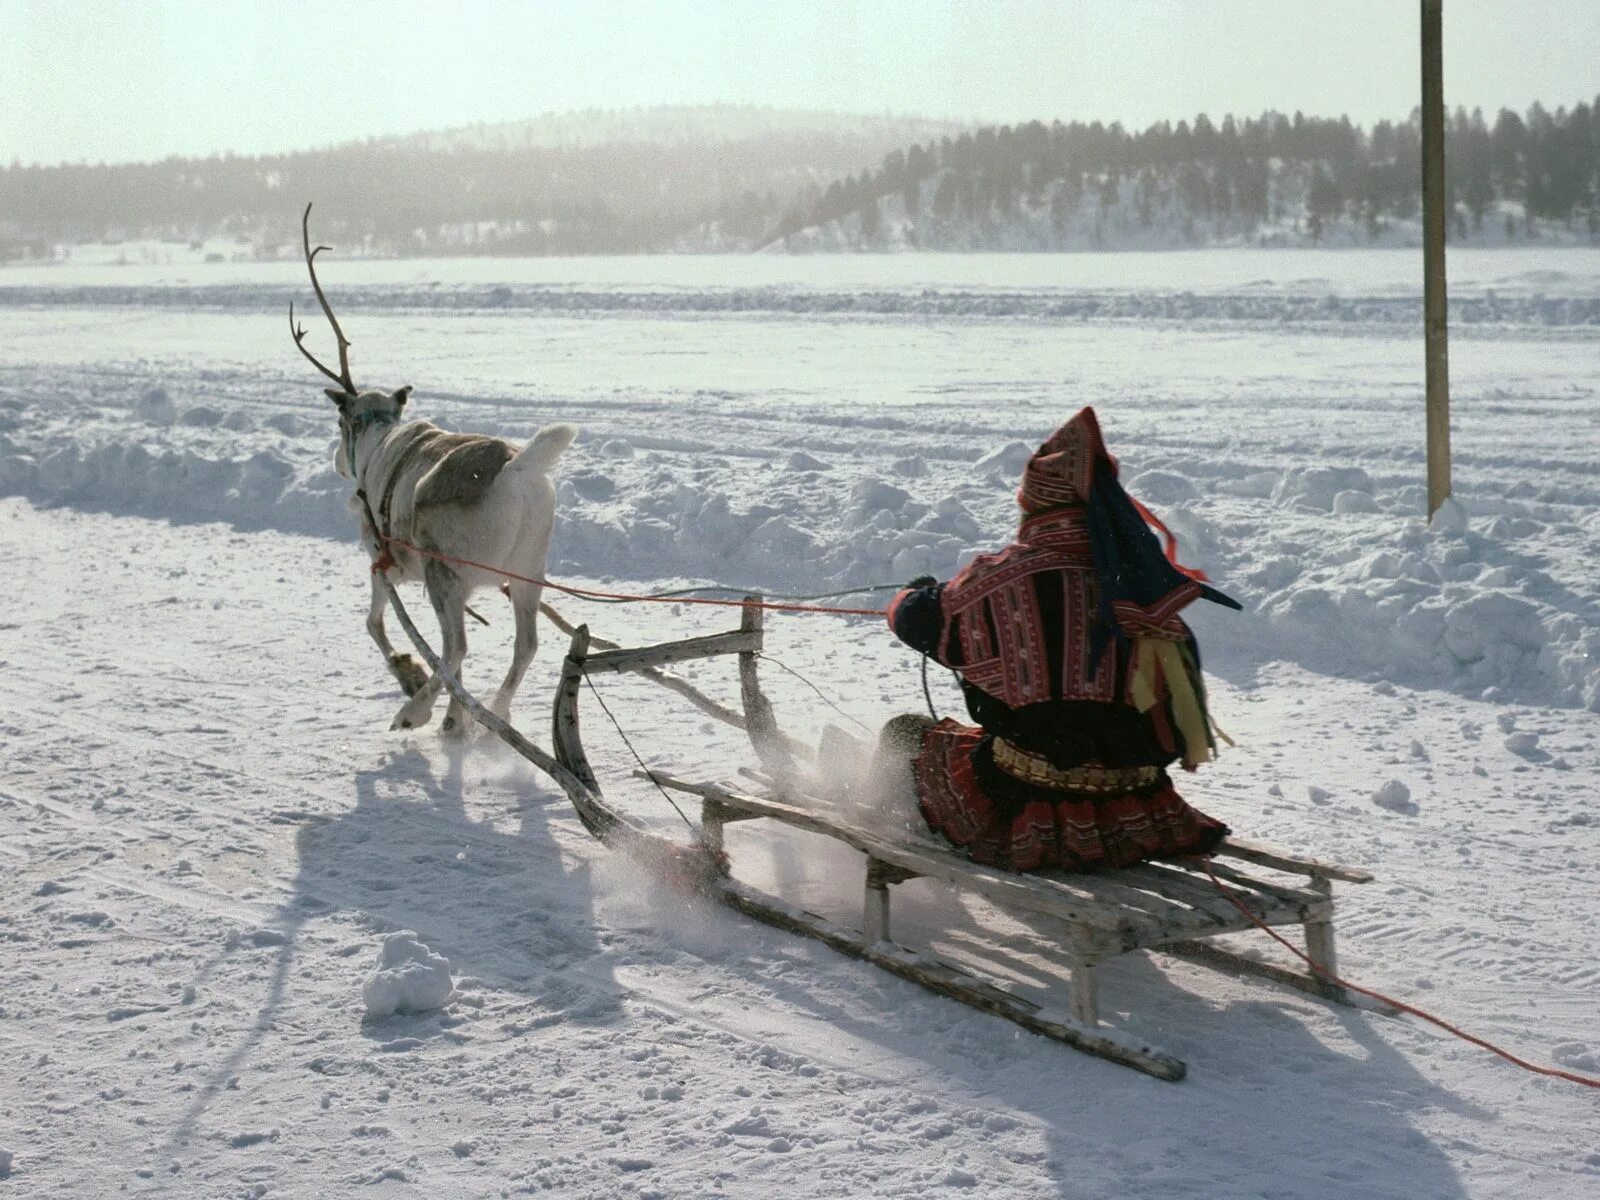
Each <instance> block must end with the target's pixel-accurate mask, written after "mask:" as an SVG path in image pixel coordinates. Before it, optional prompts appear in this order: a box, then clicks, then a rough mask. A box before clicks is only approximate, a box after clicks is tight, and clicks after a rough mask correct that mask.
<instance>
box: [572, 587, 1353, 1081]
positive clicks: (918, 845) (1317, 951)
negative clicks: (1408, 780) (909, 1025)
mask: <svg viewBox="0 0 1600 1200" xmlns="http://www.w3.org/2000/svg"><path fill="white" fill-rule="evenodd" d="M761 621H762V613H761V610H760V609H758V608H755V607H753V606H747V607H746V608H745V609H744V610H743V616H742V620H741V623H740V627H739V629H738V630H735V631H732V632H729V633H724V634H715V635H711V636H709V637H700V638H690V639H685V640H683V641H679V642H670V643H666V644H664V645H660V646H653V647H642V648H639V649H631V650H625V649H621V648H617V647H612V648H609V649H606V650H602V651H598V652H596V653H593V654H591V653H590V652H589V646H590V636H589V631H588V628H587V627H586V626H578V627H576V628H574V629H573V633H572V645H571V647H570V649H569V651H568V654H567V657H566V660H565V662H564V663H563V665H562V671H561V682H560V685H559V686H558V688H557V693H556V701H555V709H554V713H553V717H552V730H553V739H554V744H555V745H554V748H555V758H556V761H557V763H558V764H559V766H560V767H561V773H560V775H558V778H560V779H561V780H562V783H563V786H564V787H567V790H568V794H569V796H571V797H572V800H573V803H574V805H575V806H576V807H578V809H579V815H580V816H581V817H583V819H584V823H585V825H586V826H587V827H588V828H589V829H590V830H591V831H592V832H594V833H595V834H596V836H597V837H601V838H603V839H605V840H607V841H617V842H621V843H623V844H625V845H626V846H628V847H630V848H631V849H633V850H634V851H635V852H637V851H639V850H641V849H645V848H647V844H649V851H648V852H650V853H652V854H654V855H655V856H656V857H658V858H661V859H662V860H663V861H664V862H666V863H668V864H669V865H672V866H674V867H676V868H678V869H679V871H680V874H681V871H682V868H683V867H684V866H685V865H686V864H688V865H690V867H691V869H693V870H695V871H696V872H697V876H696V881H697V883H698V885H699V886H700V887H701V888H702V890H703V891H704V892H705V893H706V894H707V895H709V896H711V897H713V898H715V899H718V900H720V901H722V902H723V903H725V904H727V905H729V906H730V907H732V908H734V909H736V910H738V911H739V912H742V913H745V914H746V915H748V916H751V917H754V918H756V919H757V920H760V921H763V922H765V923H767V924H769V925H772V926H775V927H777V928H780V929H784V930H787V931H789V932H791V933H797V934H801V935H803V936H806V937H811V938H815V939H817V940H819V941H822V942H824V943H826V944H827V945H829V946H832V947H833V948H834V949H836V950H839V951H840V952H842V953H845V954H850V955H852V956H854V957H857V958H861V959H864V960H865V961H868V962H871V963H873V964H875V965H877V966H880V967H882V968H883V969H885V970H887V971H890V972H892V973H894V974H895V975H897V976H899V977H901V978H903V979H907V980H910V981H911V982H914V983H917V984H919V985H920V986H922V987H925V988H927V989H929V990H930V991H933V992H936V993H938V994H940V995H943V996H948V997H950V998H951V999H955V1000H959V1001H960V1002H962V1003H964V1004H968V1005H971V1006H972V1007H974V1008H977V1009H980V1010H981V1011H984V1012H988V1013H992V1014H994V1015H995V1016H999V1017H1003V1018H1004V1019H1006V1020H1008V1021H1012V1022H1014V1023H1015V1024H1017V1025H1019V1026H1021V1027H1023V1028H1025V1029H1029V1030H1031V1031H1033V1032H1035V1033H1038V1034H1040V1035H1042V1036H1045V1037H1049V1038H1052V1039H1054V1040H1056V1041H1059V1042H1062V1043H1064V1044H1067V1045H1070V1046H1073V1047H1074V1048H1076V1049H1079V1050H1082V1051H1084V1052H1085V1053H1089V1054H1093V1055H1096V1056H1098V1057H1101V1058H1105V1059H1108V1060H1110V1061H1113V1062H1117V1063H1120V1064H1122V1065H1125V1066H1130V1067H1133V1068H1135V1069H1137V1070H1140V1071H1143V1072H1145V1073H1147V1074H1150V1075H1153V1076H1156V1077H1157V1078H1160V1079H1166V1080H1177V1079H1181V1078H1183V1076H1184V1073H1185V1071H1186V1069H1187V1068H1186V1067H1185V1065H1184V1063H1183V1062H1182V1060H1180V1059H1178V1058H1176V1057H1174V1056H1173V1055H1171V1054H1168V1053H1165V1052H1163V1051H1161V1050H1159V1049H1157V1048H1156V1047H1154V1046H1151V1045H1149V1044H1148V1043H1147V1042H1145V1041H1144V1040H1142V1039H1140V1038H1138V1037H1137V1036H1134V1035H1132V1034H1130V1033H1127V1032H1124V1031H1119V1030H1116V1029H1111V1028H1107V1027H1106V1026H1104V1025H1103V1024H1101V1022H1100V1014H1099V1003H1098V971H1097V968H1098V964H1099V963H1100V962H1103V961H1104V960H1105V959H1107V958H1111V957H1114V956H1116V955H1118V954H1126V953H1130V952H1133V951H1137V950H1149V951H1154V952H1156V953H1162V954H1169V955H1172V956H1174V957H1179V958H1183V959H1185V960H1187V961H1191V962H1195V963H1198V964H1200V965H1203V966H1207V967H1211V968H1214V969H1218V970H1223V971H1228V972H1232V973H1236V974H1243V975H1251V976H1254V977H1256V978H1262V979H1267V980H1270V981H1272V982H1276V983H1279V984H1283V985H1286V986H1289V987H1294V988H1298V989H1300V990H1302V991H1305V992H1308V993H1311V994H1314V995H1318V996H1322V997H1324V998H1326V999H1329V1000H1334V1001H1337V1002H1340V1003H1349V1002H1350V998H1349V997H1347V996H1346V995H1344V993H1343V989H1341V988H1338V987H1335V986H1333V985H1331V984H1329V983H1327V982H1325V981H1324V980H1322V979H1320V978H1318V977H1316V976H1314V975H1311V974H1309V973H1304V972H1301V971H1297V970H1293V969H1290V968H1288V967H1283V966H1278V965H1276V964H1272V963H1268V962H1263V961H1260V960H1258V959H1256V958H1253V957H1250V956H1247V955H1244V954H1240V953H1237V952H1235V951H1233V950H1232V949H1224V948H1223V947H1221V946H1219V945H1216V944H1214V943H1213V942H1212V940H1211V939H1214V938H1216V937H1219V936H1221V935H1223V934H1229V933H1237V932H1240V931H1243V930H1247V929H1250V928H1252V927H1253V921H1252V920H1251V919H1250V917H1247V916H1245V915H1244V914H1243V913H1241V912H1240V911H1239V907H1236V905H1238V906H1242V907H1243V908H1244V909H1246V910H1247V911H1248V912H1249V913H1250V914H1251V916H1253V917H1254V918H1255V919H1257V920H1259V921H1261V922H1263V923H1265V924H1268V925H1278V926H1290V925H1300V926H1303V927H1304V929H1305V941H1306V948H1307V952H1308V953H1309V954H1310V955H1311V957H1312V958H1313V959H1315V960H1316V961H1317V962H1319V963H1321V964H1323V965H1324V966H1325V967H1327V968H1328V969H1329V970H1330V971H1336V970H1337V964H1336V961H1335V956H1334V940H1333V914H1334V906H1333V883H1334V882H1335V881H1338V882H1344V883H1367V882H1370V881H1371V879H1372V875H1371V874H1370V873H1368V872H1366V871H1362V870H1357V869H1355V868H1352V867H1346V866H1341V865H1338V864H1336V863H1329V862H1323V861H1320V860H1317V859H1311V858H1303V857H1299V856H1296V855H1293V854H1289V853H1286V852H1283V851H1279V850H1276V849H1273V848H1271V847H1268V846H1263V845H1260V844H1258V843H1255V842H1248V841H1244V840H1242V839H1236V838H1229V839H1227V840H1226V841H1225V842H1224V843H1223V844H1222V846H1221V847H1220V848H1219V849H1218V850H1217V851H1216V857H1217V858H1221V859H1223V860H1226V861H1220V862H1219V861H1216V860H1215V859H1213V861H1212V864H1211V870H1212V872H1213V873H1214V874H1215V875H1216V877H1217V882H1216V883H1213V882H1212V881H1211V880H1210V879H1209V878H1207V877H1206V875H1205V872H1204V870H1203V869H1202V868H1201V867H1200V866H1199V864H1198V863H1197V862H1194V861H1186V860H1181V859H1177V860H1172V861H1160V862H1149V863H1143V864H1140V865H1139V866H1136V867H1130V868H1125V869H1121V870H1114V871H1098V872H1086V873H1068V872H1039V873H1034V874H1028V875H1019V874H1014V873H1011V872H1007V871H1001V870H998V869H995V868H992V867H986V866H983V865H981V864H977V863H973V862H971V861H970V860H968V859H966V858H965V857H964V856H962V855H960V854H957V853H955V852H953V851H952V850H951V849H950V847H948V846H947V845H945V844H944V843H942V842H940V841H937V840H935V839H934V838H933V837H932V836H931V835H929V836H927V837H924V838H915V837H913V838H905V837H901V836H898V835H897V836H895V837H889V836H886V835H884V834H882V833H878V832H874V831H873V830H872V829H869V828H863V827H862V822H861V820H860V818H859V816H858V815H852V814H850V813H847V812H844V811H841V810H840V809H839V808H837V807H836V806H835V805H834V804H833V803H831V802H830V801H829V800H828V799H826V798H825V794H824V792H825V789H820V788H816V787H812V786H810V785H809V784H808V782H807V780H806V779H804V778H802V774H801V772H800V770H799V769H798V768H797V767H796V759H797V758H804V757H816V758H817V760H818V761H819V762H823V761H830V760H831V757H832V756H826V757H825V756H818V755H815V754H809V755H808V754H806V753H803V752H802V751H804V750H805V749H806V748H804V747H801V746H800V744H799V743H797V742H796V741H795V740H794V739H792V738H788V737H785V736H784V735H783V734H782V733H781V732H779V730H778V728H777V722H776V719H775V717H774V715H773V711H772V705H771V703H770V702H769V701H768V699H767V697H766V695H765V694H764V692H763V691H762V689H761V684H760V680H759V678H758V677H757V674H756V663H757V660H758V659H759V657H760V653H761V648H762V636H763V633H762V623H761ZM608 645H609V644H608ZM723 654H736V655H738V658H739V683H740V699H741V702H742V709H743V712H742V714H741V717H740V719H739V720H738V721H730V722H728V723H729V724H737V725H739V726H740V727H741V728H743V729H744V730H745V731H746V733H747V734H748V735H749V737H750V741H751V745H752V747H753V748H754V749H755V752H756V756H757V758H759V759H760V761H761V765H762V770H761V771H759V772H756V771H749V772H747V773H748V774H750V775H751V776H752V777H754V778H755V779H756V780H757V781H758V785H759V786H760V787H762V789H763V793H764V794H759V795H758V794H755V793H752V792H749V791H745V790H741V789H739V788H735V787H732V786H728V785H724V784H720V783H706V782H698V781H694V780H688V779H682V778H678V777H676V776H674V775H670V774H667V773H664V772H661V771H652V770H642V771H637V772H635V774H636V775H637V776H639V777H641V778H645V779H649V780H651V781H652V782H653V783H654V784H655V785H657V786H658V787H662V788H665V789H668V790H672V791H677V792H680V793H683V794H687V795H693V796H697V797H699V798H700V801H701V810H700V815H701V823H700V830H699V845H698V846H697V847H695V848H694V849H693V850H690V849H688V848H685V847H682V846H674V845H673V844H672V843H670V842H668V841H667V840H666V839H663V838H658V837H656V836H655V835H653V834H649V833H647V832H645V831H644V830H643V829H642V828H641V827H640V826H639V825H638V824H637V823H635V822H631V821H627V820H626V819H625V818H623V817H622V816H621V815H620V814H619V813H617V812H616V811H615V810H614V809H612V808H611V806H610V804H609V802H607V801H606V800H605V798H604V795H603V793H602V791H601V788H600V785H599V782H598V781H597V780H596V778H595V775H594V771H593V769H592V768H591V766H590V764H589V761H588V757H587V755H586V753H585V751H584V748H583V742H582V737H581V727H580V722H579V718H578V698H579V695H580V685H581V683H582V681H583V678H584V676H585V675H586V674H588V673H590V672H594V671H612V672H634V673H638V674H642V675H645V676H646V677H649V678H656V681H657V682H663V680H664V679H671V680H672V682H671V684H670V685H669V686H672V687H673V690H675V691H679V692H680V694H684V690H685V689H687V691H689V692H693V693H694V695H693V696H692V697H690V699H691V701H692V702H693V703H695V705H696V707H698V708H701V710H702V711H707V710H708V706H714V707H722V706H720V705H717V702H716V701H712V700H710V699H709V697H706V696H705V695H704V694H703V693H700V692H699V691H698V690H697V689H695V688H693V687H692V685H689V684H687V683H685V682H684V681H682V680H677V679H674V678H672V677H670V676H663V675H662V672H661V671H660V668H661V667H662V666H664V665H667V664H672V663H681V662H689V661H694V660H697V659H702V658H709V657H715V656H718V655H723ZM713 715H715V714H713ZM569 780H570V781H571V784H570V785H569V783H568V781H569ZM572 785H576V786H572ZM759 819H766V820H772V821H777V822H779V823H780V824H783V825H787V826H789V827H791V828H794V829H800V830H804V831H806V832H809V833H814V834H820V835H822V836H825V837H830V838H833V839H835V840H836V841H840V842H843V843H844V844H845V845H848V846H851V847H853V848H854V849H856V850H858V851H860V852H861V853H862V854H863V855H864V856H865V860H866V862H865V879H864V886H863V900H862V918H861V928H860V930H859V931H857V930H853V929H849V928H847V927H844V926H841V925H839V924H837V923H836V922H833V921H830V920H828V919H826V918H823V917H821V916H818V915H817V914H815V913H809V912H804V911H802V910H800V909H798V908H796V907H795V906H794V905H791V904H788V903H786V902H785V901H783V900H781V899H778V898H777V897H774V896H770V895H767V894H765V893H763V892H760V891H758V890H756V889H754V888H752V887H750V886H749V885H748V884H745V883H743V882H741V881H740V880H738V879H737V878H735V877H734V876H733V874H732V867H731V863H730V862H729V860H728V857H727V854H726V839H725V837H724V832H723V831H724V828H725V827H726V826H727V825H728V824H729V823H732V822H739V821H751V820H759ZM615 834H620V835H621V836H620V837H617V836H614V835H615ZM674 856H676V857H674ZM1273 872H1276V873H1277V875H1278V876H1289V878H1281V877H1274V876H1273V875H1272V873H1273ZM919 877H926V878H931V879H938V880H941V881H943V882H945V883H948V884H951V885H954V886H956V887H958V888H962V889H965V890H967V891H971V892H974V893H976V894H978V895H980V896H983V897H984V898H985V899H987V900H989V901H990V902H992V903H995V904H997V905H1000V906H1001V907H1004V908H1009V909H1012V910H1017V911H1023V912H1029V913H1034V914H1042V915H1045V916H1049V917H1053V918H1055V919H1057V920H1059V921H1060V922H1062V945H1063V948H1064V949H1065V951H1066V955H1067V958H1068V963H1069V967H1070V978H1069V980H1068V1003H1067V1009H1066V1011H1062V1012H1055V1013H1052V1012H1048V1011H1045V1010H1043V1009H1041V1008H1040V1006H1039V1005H1037V1004H1035V1003H1033V1002H1032V1001H1030V1000H1028V999H1026V998H1025V997H1021V996H1017V995H1014V994H1012V993H1010V992H1009V991H1007V990H1006V989H1004V988H1003V987H1000V986H998V985H997V984H996V983H994V982H991V981H985V980H982V979H980V978H978V977H976V976H974V975H973V974H971V973H969V972H967V971H964V970H962V969H960V968H958V967H956V966H954V965H953V964H950V963H947V962H943V961H941V960H940V959H938V958H937V957H935V956H933V955H931V954H928V953H925V952H918V951H914V950H911V949H908V948H907V947H905V946H902V945H899V944H897V943H896V942H894V941H893V940H892V938H891V927H890V894H891V893H890V889H891V888H893V887H894V886H896V885H898V884H900V883H903V882H905V881H907V880H911V879H916V878H919ZM1219 889H1220V891H1219Z"/></svg>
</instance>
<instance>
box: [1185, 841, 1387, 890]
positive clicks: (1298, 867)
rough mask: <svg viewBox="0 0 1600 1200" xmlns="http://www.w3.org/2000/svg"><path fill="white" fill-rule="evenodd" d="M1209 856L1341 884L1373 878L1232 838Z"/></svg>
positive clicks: (1350, 868) (1358, 872) (1328, 863)
mask: <svg viewBox="0 0 1600 1200" xmlns="http://www.w3.org/2000/svg"><path fill="white" fill-rule="evenodd" d="M1212 853H1214V854H1216V855H1218V856H1220V857H1223V858H1242V859H1244V861H1245V862H1252V863H1255V864H1256V865H1257V866H1262V867H1274V868H1276V869H1277V870H1279V871H1288V872H1290V873H1291V874H1294V875H1312V876H1317V875H1321V876H1323V877H1324V878H1326V879H1337V880H1340V881H1341V882H1343V883H1371V882H1372V879H1373V876H1372V872H1370V871H1363V870H1361V869H1360V868H1358V867H1341V866H1339V865H1338V864H1337V863H1330V862H1322V861H1321V860H1320V859H1315V858H1300V857H1298V856H1297V855H1293V854H1285V853H1284V852H1283V851H1281V850H1274V849H1273V848H1272V847H1271V846H1263V845H1261V844H1260V843H1258V842H1247V841H1245V840H1244V839H1242V838H1236V837H1229V838H1224V839H1223V842H1222V845H1220V846H1218V847H1217V848H1216V850H1214V851H1213V852H1212Z"/></svg>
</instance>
